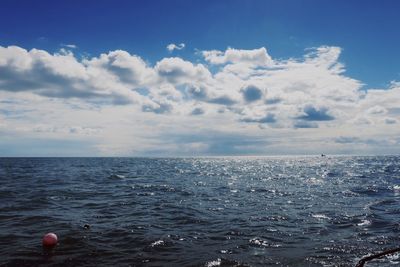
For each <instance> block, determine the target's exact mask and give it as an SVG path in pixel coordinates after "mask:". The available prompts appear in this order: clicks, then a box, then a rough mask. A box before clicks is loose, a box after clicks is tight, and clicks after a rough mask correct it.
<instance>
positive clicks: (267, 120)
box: [240, 113, 276, 123]
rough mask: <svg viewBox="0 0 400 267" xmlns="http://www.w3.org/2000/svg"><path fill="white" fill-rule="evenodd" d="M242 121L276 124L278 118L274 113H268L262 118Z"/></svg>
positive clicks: (243, 120)
mask: <svg viewBox="0 0 400 267" xmlns="http://www.w3.org/2000/svg"><path fill="white" fill-rule="evenodd" d="M240 121H242V122H257V123H275V122H276V118H275V114H273V113H268V114H267V115H265V116H264V117H262V118H243V119H241V120H240Z"/></svg>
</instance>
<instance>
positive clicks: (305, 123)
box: [293, 121, 318, 129]
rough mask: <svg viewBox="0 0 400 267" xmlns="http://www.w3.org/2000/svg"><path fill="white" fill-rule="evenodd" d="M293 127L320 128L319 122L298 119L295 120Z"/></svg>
mask: <svg viewBox="0 0 400 267" xmlns="http://www.w3.org/2000/svg"><path fill="white" fill-rule="evenodd" d="M293 127H294V128H299V129H312V128H318V124H316V123H315V122H309V121H296V122H294V124H293Z"/></svg>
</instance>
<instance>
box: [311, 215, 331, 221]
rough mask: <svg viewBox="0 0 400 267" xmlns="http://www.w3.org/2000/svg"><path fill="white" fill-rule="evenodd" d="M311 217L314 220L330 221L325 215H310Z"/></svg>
mask: <svg viewBox="0 0 400 267" xmlns="http://www.w3.org/2000/svg"><path fill="white" fill-rule="evenodd" d="M311 217H313V218H316V219H326V220H329V219H330V217H328V216H326V215H325V214H311Z"/></svg>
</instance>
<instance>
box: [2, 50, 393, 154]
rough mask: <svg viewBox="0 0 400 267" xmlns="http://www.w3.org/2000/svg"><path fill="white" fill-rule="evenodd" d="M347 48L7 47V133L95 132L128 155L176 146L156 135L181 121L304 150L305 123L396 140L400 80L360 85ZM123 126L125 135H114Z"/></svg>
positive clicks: (327, 134) (314, 134)
mask: <svg viewBox="0 0 400 267" xmlns="http://www.w3.org/2000/svg"><path fill="white" fill-rule="evenodd" d="M67 48H68V47H67ZM174 49H176V48H174ZM174 49H173V50H174ZM341 51H342V50H341V48H339V47H334V46H322V47H317V48H312V49H310V50H307V52H306V53H305V55H304V56H303V57H300V58H289V59H278V58H272V57H271V56H270V55H269V54H268V52H267V49H266V48H263V47H262V48H258V49H250V50H244V49H234V48H228V49H226V50H225V51H218V50H210V51H203V52H202V53H201V58H198V59H196V60H187V59H183V58H181V57H165V58H160V59H159V60H158V61H156V62H154V63H149V62H148V61H146V59H145V58H143V57H141V56H140V55H135V54H132V53H129V52H127V51H124V50H114V51H109V52H107V53H102V54H100V55H96V56H92V57H86V58H81V57H77V56H76V55H74V53H73V52H72V51H70V50H68V49H61V50H60V51H58V52H56V53H50V52H48V51H45V50H39V49H31V50H26V49H24V48H21V47H18V46H9V47H1V46H0V99H1V102H0V104H1V108H0V113H1V115H2V116H3V117H2V118H1V125H3V126H2V128H1V129H2V134H3V131H8V134H9V135H10V136H13V135H14V132H21V133H22V135H24V134H25V135H29V134H30V135H32V134H33V135H39V134H42V135H46V136H50V137H51V138H53V137H54V136H60V138H61V137H62V138H67V139H68V138H84V136H91V137H96V138H98V139H96V142H98V143H97V147H98V148H99V150H101V151H103V152H104V153H106V152H107V151H109V152H110V153H111V151H113V153H116V154H118V153H120V152H121V151H123V153H126V155H130V154H129V153H131V151H133V150H134V151H136V152H137V153H139V152H138V151H139V150H140V153H145V151H156V150H157V147H160V146H162V147H163V148H162V149H167V148H168V149H173V148H172V147H173V144H165V143H163V142H161V141H157V140H155V139H151V136H152V135H153V134H154V135H157V136H162V135H163V134H166V132H167V131H173V130H174V131H178V132H179V133H180V134H182V132H185V134H187V135H190V133H191V132H192V131H194V129H195V128H199V129H204V128H206V129H208V132H218V133H225V134H229V133H232V131H233V129H234V130H235V131H237V136H249V138H253V137H254V136H256V137H257V138H258V139H257V140H259V137H260V136H263V137H265V138H272V139H274V140H277V143H279V144H280V145H283V143H282V142H280V140H281V138H284V136H285V137H286V138H287V139H286V140H287V142H288V146H289V145H290V144H291V145H292V146H293V147H296V148H298V149H301V145H299V144H298V143H297V141H296V140H297V139H296V138H297V137H298V136H299V135H301V133H303V132H305V131H307V137H303V138H304V139H307V140H306V141H302V142H303V143H302V144H304V143H307V144H308V143H311V144H313V142H314V141H313V140H322V141H320V143H321V144H323V143H324V141H323V140H325V142H327V141H326V140H328V141H329V142H332V140H334V142H332V143H334V144H336V145H337V146H339V145H340V144H342V143H344V142H345V141H346V139H344V138H341V136H350V137H351V136H358V135H360V136H359V138H360V139H362V140H385V139H387V140H392V141H388V142H387V143H385V144H384V145H385V146H386V147H390V148H391V147H393V148H391V149H392V150H393V149H395V147H397V146H398V145H397V143H396V142H395V141H393V140H396V137H397V136H398V135H399V134H400V132H399V130H398V129H397V127H396V125H397V122H398V121H399V119H400V109H399V106H400V86H399V85H400V83H399V82H396V81H393V82H391V83H390V85H389V87H388V88H369V89H367V90H360V89H361V88H362V86H365V85H364V84H363V83H362V82H361V81H358V80H356V79H353V78H351V77H349V76H348V75H347V74H346V69H345V65H344V64H343V63H341V62H340V61H339V58H340V54H341ZM364 88H365V87H364ZM194 115H201V116H194ZM72 116H73V117H72ZM75 118H76V120H79V123H78V122H76V123H75V122H74V120H75ZM105 118H107V119H105ZM4 125H7V127H4ZM188 125H190V127H188ZM261 128H268V131H265V130H264V131H262V130H261ZM300 128H303V129H308V130H304V131H301V130H296V129H300ZM93 129H95V130H93ZM96 129H101V131H100V130H96ZM115 129H118V133H119V135H122V133H123V134H124V138H121V136H118V137H116V134H115V133H116V130H115ZM332 129H335V131H332ZM259 131H261V132H259ZM221 135H222V134H221ZM337 135H339V136H337ZM335 138H339V139H335ZM175 141H176V140H175ZM264 141H265V140H260V143H262V144H264ZM171 142H172V141H171ZM176 142H177V141H176ZM125 143H127V144H130V145H125ZM227 143H229V142H227ZM250 143H251V142H250V141H249V146H251V149H253V150H254V149H255V147H254V146H252V145H251V144H250ZM266 143H268V142H266ZM378 143H379V144H383V143H382V142H381V141H379V142H378V141H377V142H375V143H374V142H372V141H371V142H363V143H362V145H364V146H369V147H374V149H377V147H378ZM353 144H355V145H361V143H357V142H353ZM175 145H176V146H179V144H177V143H176V144H175ZM130 146H131V148H130ZM210 146H214V147H218V144H216V143H215V142H213V141H211V140H210V139H207V138H203V139H202V140H199V141H198V142H197V141H194V142H193V143H190V144H187V146H185V149H188V150H189V149H190V148H193V149H202V151H210V150H207V149H209V148H210ZM132 147H133V148H135V149H137V150H135V149H133V148H132ZM139 147H140V149H139ZM221 147H222V146H221ZM241 147H242V148H243V146H241ZM341 147H342V146H341ZM361 148H363V147H361ZM129 149H130V150H129ZM132 149H133V150H132ZM162 149H161V150H162ZM221 149H222V148H221ZM225 149H227V148H225ZM275 149H276V151H282V150H280V149H278V148H275ZM287 149H288V150H287V151H292V150H290V149H289V148H287ZM379 149H383V148H379ZM217 150H218V149H217ZM228 150H229V149H228ZM333 150H334V148H332V151H333ZM230 151H231V152H232V153H236V150H230ZM254 151H255V150H254ZM257 151H258V150H257ZM285 151H286V150H285ZM341 151H342V150H341ZM136 152H135V153H136ZM121 153H122V152H121ZM132 153H133V152H132ZM124 155H125V154H124Z"/></svg>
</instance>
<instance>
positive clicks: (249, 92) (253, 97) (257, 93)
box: [241, 85, 263, 102]
mask: <svg viewBox="0 0 400 267" xmlns="http://www.w3.org/2000/svg"><path fill="white" fill-rule="evenodd" d="M241 91H242V94H243V98H244V100H246V102H254V101H257V100H260V99H261V98H262V95H263V93H262V90H261V89H260V88H258V87H257V86H254V85H248V86H246V87H244V88H242V90H241Z"/></svg>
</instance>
